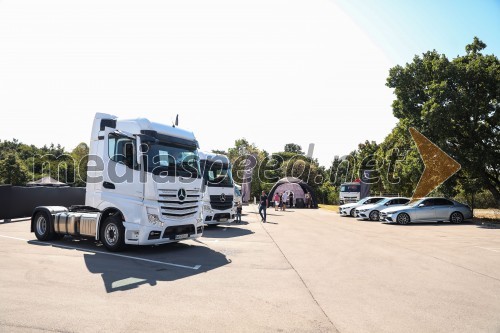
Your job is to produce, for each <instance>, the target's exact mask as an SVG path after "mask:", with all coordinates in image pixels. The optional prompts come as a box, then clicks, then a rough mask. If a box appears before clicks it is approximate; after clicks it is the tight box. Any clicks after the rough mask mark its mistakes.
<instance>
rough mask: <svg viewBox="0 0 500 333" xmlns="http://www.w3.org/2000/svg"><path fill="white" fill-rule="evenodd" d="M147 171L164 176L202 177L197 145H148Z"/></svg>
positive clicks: (160, 143)
mask: <svg viewBox="0 0 500 333" xmlns="http://www.w3.org/2000/svg"><path fill="white" fill-rule="evenodd" d="M146 157H147V167H146V170H147V172H151V173H153V174H155V175H162V176H181V177H188V178H199V177H200V163H199V160H198V154H197V149H196V147H185V146H180V145H173V144H167V143H162V142H159V143H155V144H151V145H148V150H147V153H146Z"/></svg>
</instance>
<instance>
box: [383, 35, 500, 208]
mask: <svg viewBox="0 0 500 333" xmlns="http://www.w3.org/2000/svg"><path fill="white" fill-rule="evenodd" d="M485 47H486V44H485V43H483V42H482V41H481V40H479V39H478V38H477V37H476V38H474V40H473V42H472V44H469V45H467V46H466V47H465V50H466V54H465V55H464V56H458V57H457V58H455V59H452V60H449V59H448V58H447V57H446V56H445V55H443V54H439V53H438V52H437V51H435V50H434V51H430V52H426V53H424V54H423V55H422V56H421V57H420V56H415V58H414V59H413V62H411V63H409V64H406V65H405V66H404V67H403V66H395V67H394V68H391V69H390V71H389V77H388V79H387V86H389V87H391V88H394V93H395V95H396V100H395V101H394V102H393V104H392V106H393V111H394V116H395V117H397V118H398V119H400V123H399V125H398V126H400V127H402V128H403V129H404V130H406V129H407V128H408V127H411V126H412V127H415V128H416V129H417V130H418V131H420V132H421V133H422V134H424V135H425V136H427V137H428V138H429V139H430V140H431V141H433V142H434V143H435V144H436V145H438V146H439V147H440V148H441V149H443V150H444V151H445V152H446V153H448V154H449V155H450V156H451V157H453V158H454V159H455V160H456V161H457V162H459V163H460V164H461V165H462V171H461V172H460V174H459V175H458V176H457V177H458V181H459V182H460V180H467V179H471V178H473V179H478V180H479V184H480V185H481V186H482V187H484V188H486V189H487V190H488V191H490V192H491V194H492V195H493V196H494V198H495V200H496V201H497V203H498V205H499V206H500V149H499V147H500V118H499V117H500V115H499V113H498V109H499V107H500V104H499V103H500V62H499V60H498V58H497V57H496V56H494V55H484V54H482V52H481V51H482V50H484V48H485Z"/></svg>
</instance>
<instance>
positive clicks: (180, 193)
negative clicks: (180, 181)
mask: <svg viewBox="0 0 500 333" xmlns="http://www.w3.org/2000/svg"><path fill="white" fill-rule="evenodd" d="M177 197H178V198H179V200H180V201H183V200H184V199H186V190H185V189H183V188H181V189H179V191H177Z"/></svg>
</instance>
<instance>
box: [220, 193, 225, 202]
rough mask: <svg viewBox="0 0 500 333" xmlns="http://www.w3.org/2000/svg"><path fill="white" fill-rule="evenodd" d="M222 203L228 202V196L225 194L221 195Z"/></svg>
mask: <svg viewBox="0 0 500 333" xmlns="http://www.w3.org/2000/svg"><path fill="white" fill-rule="evenodd" d="M220 201H222V202H224V201H226V195H225V194H224V193H222V194H221V195H220Z"/></svg>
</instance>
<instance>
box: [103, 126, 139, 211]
mask: <svg viewBox="0 0 500 333" xmlns="http://www.w3.org/2000/svg"><path fill="white" fill-rule="evenodd" d="M135 144H136V141H135V138H133V137H131V136H128V135H125V134H121V133H119V132H113V131H111V132H109V133H107V142H106V143H105V147H104V154H103V155H104V156H103V159H104V166H105V167H104V172H103V183H102V193H103V199H104V196H105V195H106V194H107V197H108V199H104V200H107V201H111V202H113V201H114V200H111V198H114V199H116V200H120V201H123V200H126V201H134V202H135V203H136V204H139V203H138V202H142V200H143V194H144V185H143V184H142V183H141V181H140V166H139V165H138V164H137V159H136V156H135V155H136V147H135ZM106 146H107V149H106ZM130 203H132V202H130Z"/></svg>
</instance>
